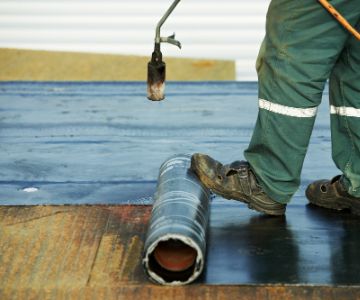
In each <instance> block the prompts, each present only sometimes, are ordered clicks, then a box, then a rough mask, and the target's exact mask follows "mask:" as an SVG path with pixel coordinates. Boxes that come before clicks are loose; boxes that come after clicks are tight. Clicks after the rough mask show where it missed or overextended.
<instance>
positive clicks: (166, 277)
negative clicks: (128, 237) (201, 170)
mask: <svg viewBox="0 0 360 300" xmlns="http://www.w3.org/2000/svg"><path fill="white" fill-rule="evenodd" d="M190 158H191V157H190V155H187V154H180V155H175V156H172V157H170V158H169V159H168V160H166V161H165V162H164V163H163V164H162V166H161V167H160V172H159V177H158V184H157V190H156V193H155V202H154V206H153V209H152V213H151V219H150V223H149V228H148V232H147V237H146V240H145V246H144V255H143V266H144V269H145V272H146V274H147V275H148V277H149V278H150V279H151V280H152V281H154V282H157V283H160V284H164V285H183V284H188V283H190V282H193V281H194V280H195V279H196V278H198V277H199V276H200V274H201V272H202V271H203V268H204V264H205V252H206V234H207V227H208V220H209V213H210V210H209V200H210V191H209V190H208V189H207V188H205V187H204V185H203V184H202V183H201V182H200V180H199V179H198V178H197V176H196V175H195V174H194V173H193V172H192V171H191V170H190V169H189V167H190Z"/></svg>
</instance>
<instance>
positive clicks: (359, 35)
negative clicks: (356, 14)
mask: <svg viewBox="0 0 360 300" xmlns="http://www.w3.org/2000/svg"><path fill="white" fill-rule="evenodd" d="M318 1H319V2H320V3H321V5H322V6H324V7H325V8H326V10H327V11H328V12H329V13H330V14H332V15H333V17H334V18H335V19H336V20H338V22H339V23H340V24H341V25H342V26H344V27H345V29H346V30H348V31H349V32H350V33H351V34H352V35H354V36H355V37H356V38H357V39H358V40H360V33H359V32H358V31H356V29H355V28H354V27H352V26H351V25H350V23H349V22H348V21H347V20H346V19H345V18H344V17H343V16H342V15H341V14H340V13H339V12H338V11H337V10H336V9H335V7H334V6H332V5H331V4H330V3H329V2H328V1H327V0H318Z"/></svg>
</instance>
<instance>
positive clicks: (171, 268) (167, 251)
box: [149, 239, 198, 283]
mask: <svg viewBox="0 0 360 300" xmlns="http://www.w3.org/2000/svg"><path fill="white" fill-rule="evenodd" d="M197 255H198V254H197V251H196V249H194V248H193V247H191V246H189V245H187V244H186V243H184V242H183V241H181V240H178V239H169V240H166V241H161V242H159V243H158V244H157V246H156V247H155V249H154V251H153V252H152V253H151V254H150V255H149V269H150V270H151V271H152V272H154V273H155V274H157V275H158V276H159V277H161V278H162V279H163V280H164V281H165V282H168V283H170V282H173V281H181V282H186V281H187V280H188V279H189V278H190V277H191V276H192V275H193V273H194V271H195V266H196V259H197Z"/></svg>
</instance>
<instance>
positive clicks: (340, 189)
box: [305, 175, 360, 215]
mask: <svg viewBox="0 0 360 300" xmlns="http://www.w3.org/2000/svg"><path fill="white" fill-rule="evenodd" d="M340 179H341V175H338V176H335V177H334V178H333V179H331V180H326V179H322V180H317V181H314V182H313V183H311V184H309V186H308V187H307V189H306V192H305V194H306V197H307V198H308V199H309V202H310V203H311V204H314V205H317V206H321V207H325V208H330V209H335V210H343V209H350V210H351V212H352V213H353V214H355V215H360V198H356V197H353V196H351V195H350V194H349V193H348V192H347V191H346V190H345V188H344V186H343V185H342V184H341V182H340Z"/></svg>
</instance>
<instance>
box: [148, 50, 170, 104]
mask: <svg viewBox="0 0 360 300" xmlns="http://www.w3.org/2000/svg"><path fill="white" fill-rule="evenodd" d="M165 71H166V64H165V62H163V61H162V54H161V52H160V47H158V49H157V47H156V46H155V51H154V52H153V54H152V57H151V61H150V62H149V63H148V74H147V97H148V99H149V100H152V101H161V100H163V99H165V94H164V91H165V73H166V72H165Z"/></svg>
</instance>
